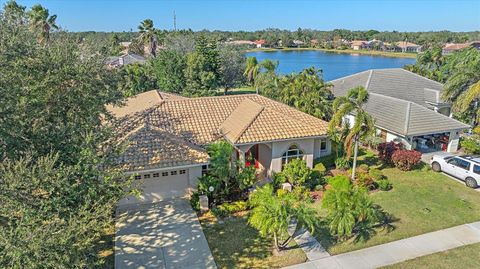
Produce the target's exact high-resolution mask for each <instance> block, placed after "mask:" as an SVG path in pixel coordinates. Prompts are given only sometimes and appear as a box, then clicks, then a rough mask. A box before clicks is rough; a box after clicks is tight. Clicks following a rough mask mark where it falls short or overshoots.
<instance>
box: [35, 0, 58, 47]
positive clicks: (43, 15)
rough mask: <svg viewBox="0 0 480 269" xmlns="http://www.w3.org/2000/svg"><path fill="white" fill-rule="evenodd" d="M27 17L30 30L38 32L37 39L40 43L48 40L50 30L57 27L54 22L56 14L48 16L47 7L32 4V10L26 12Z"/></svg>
mask: <svg viewBox="0 0 480 269" xmlns="http://www.w3.org/2000/svg"><path fill="white" fill-rule="evenodd" d="M28 17H29V19H30V28H31V30H32V31H34V32H38V33H39V37H38V41H39V42H40V43H42V44H45V43H47V42H48V41H49V40H50V30H52V29H58V26H57V25H56V24H55V21H56V19H57V15H52V16H50V15H49V12H48V9H46V8H44V7H42V6H41V5H34V6H33V7H32V10H30V11H29V12H28Z"/></svg>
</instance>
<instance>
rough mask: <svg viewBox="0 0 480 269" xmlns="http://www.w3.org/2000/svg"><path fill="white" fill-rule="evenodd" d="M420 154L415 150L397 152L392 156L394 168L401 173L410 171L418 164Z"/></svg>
mask: <svg viewBox="0 0 480 269" xmlns="http://www.w3.org/2000/svg"><path fill="white" fill-rule="evenodd" d="M421 157H422V154H421V153H420V152H418V151H416V150H397V151H395V153H393V155H392V161H393V164H394V165H395V167H397V168H398V169H400V170H403V171H410V170H412V168H413V167H414V166H415V165H417V164H418V163H419V162H420V158H421Z"/></svg>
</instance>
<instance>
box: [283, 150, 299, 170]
mask: <svg viewBox="0 0 480 269" xmlns="http://www.w3.org/2000/svg"><path fill="white" fill-rule="evenodd" d="M302 157H303V151H301V150H300V149H299V148H298V147H297V146H296V145H291V146H290V148H289V149H288V150H287V151H286V152H285V153H283V155H282V166H283V165H285V164H287V163H288V162H289V161H291V160H293V159H298V158H302Z"/></svg>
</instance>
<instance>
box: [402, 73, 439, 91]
mask: <svg viewBox="0 0 480 269" xmlns="http://www.w3.org/2000/svg"><path fill="white" fill-rule="evenodd" d="M398 69H400V70H403V71H404V72H407V73H409V74H412V75H415V76H417V77H419V78H422V79H424V80H428V81H431V82H434V83H436V84H438V85H440V86H442V89H443V84H442V83H440V82H438V81H435V80H433V79H429V78H426V77H424V76H420V75H419V74H417V73H414V72H412V71H409V70H407V69H404V68H398Z"/></svg>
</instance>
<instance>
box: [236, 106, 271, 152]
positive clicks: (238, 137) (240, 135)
mask: <svg viewBox="0 0 480 269" xmlns="http://www.w3.org/2000/svg"><path fill="white" fill-rule="evenodd" d="M253 102H255V101H253ZM255 103H257V102H255ZM257 104H258V103H257ZM259 105H260V104H259ZM260 107H261V108H260V111H258V113H257V114H256V115H255V116H254V117H253V118H252V120H251V121H250V122H249V123H247V124H246V125H245V127H244V128H242V130H241V131H240V132H239V133H238V135H236V136H235V141H234V142H233V143H236V142H237V141H238V139H240V137H242V135H243V134H244V133H245V131H247V129H248V128H249V127H250V126H252V124H253V122H254V121H255V120H257V119H258V116H259V115H260V114H261V113H262V112H263V111H264V110H265V107H264V106H262V105H260Z"/></svg>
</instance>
